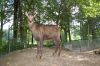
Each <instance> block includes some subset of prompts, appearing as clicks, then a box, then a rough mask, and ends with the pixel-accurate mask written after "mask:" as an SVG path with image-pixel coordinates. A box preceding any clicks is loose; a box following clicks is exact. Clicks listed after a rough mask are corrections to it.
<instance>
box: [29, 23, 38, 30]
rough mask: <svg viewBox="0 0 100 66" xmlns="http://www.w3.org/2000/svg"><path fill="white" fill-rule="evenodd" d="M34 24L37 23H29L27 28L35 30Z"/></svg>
mask: <svg viewBox="0 0 100 66" xmlns="http://www.w3.org/2000/svg"><path fill="white" fill-rule="evenodd" d="M36 26H37V23H35V22H31V23H29V28H30V29H31V30H35V29H36Z"/></svg>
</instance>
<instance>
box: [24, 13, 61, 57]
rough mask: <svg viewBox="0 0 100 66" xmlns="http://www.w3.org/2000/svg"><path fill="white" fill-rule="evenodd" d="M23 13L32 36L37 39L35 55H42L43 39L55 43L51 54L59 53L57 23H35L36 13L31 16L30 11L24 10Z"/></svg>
mask: <svg viewBox="0 0 100 66" xmlns="http://www.w3.org/2000/svg"><path fill="white" fill-rule="evenodd" d="M25 15H26V16H27V19H28V25H29V28H30V30H31V32H32V34H33V37H34V38H35V40H36V41H37V43H38V44H37V45H38V46H37V57H39V58H41V57H42V49H43V42H44V40H52V41H54V44H55V51H54V53H53V55H55V54H56V53H58V55H60V53H61V44H60V41H61V40H60V29H59V27H58V26H57V25H43V24H37V23H35V21H34V18H35V16H36V14H35V15H34V16H33V14H32V13H31V12H25Z"/></svg>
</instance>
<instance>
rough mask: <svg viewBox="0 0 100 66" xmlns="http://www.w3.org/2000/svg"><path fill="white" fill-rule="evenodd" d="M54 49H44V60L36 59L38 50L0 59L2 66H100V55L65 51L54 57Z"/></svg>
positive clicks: (21, 52)
mask: <svg viewBox="0 0 100 66" xmlns="http://www.w3.org/2000/svg"><path fill="white" fill-rule="evenodd" d="M53 51H54V49H50V48H44V49H43V57H42V59H41V60H40V59H38V58H36V48H28V49H23V50H17V51H14V52H11V53H9V54H7V55H5V56H3V57H1V58H0V66H100V55H95V54H93V53H92V52H86V53H76V52H71V51H66V50H63V51H62V53H61V56H57V55H55V56H52V53H53Z"/></svg>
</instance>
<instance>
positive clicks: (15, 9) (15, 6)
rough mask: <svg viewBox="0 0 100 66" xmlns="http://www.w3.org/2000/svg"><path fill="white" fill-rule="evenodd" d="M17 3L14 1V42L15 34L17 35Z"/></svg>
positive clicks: (17, 1) (16, 0)
mask: <svg viewBox="0 0 100 66" xmlns="http://www.w3.org/2000/svg"><path fill="white" fill-rule="evenodd" d="M18 3H19V0H14V23H13V26H14V27H13V38H14V41H16V40H17V33H18V21H17V20H18Z"/></svg>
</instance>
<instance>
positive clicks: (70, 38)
mask: <svg viewBox="0 0 100 66" xmlns="http://www.w3.org/2000/svg"><path fill="white" fill-rule="evenodd" d="M68 36H69V37H68V38H69V42H71V34H70V21H69V22H68Z"/></svg>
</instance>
